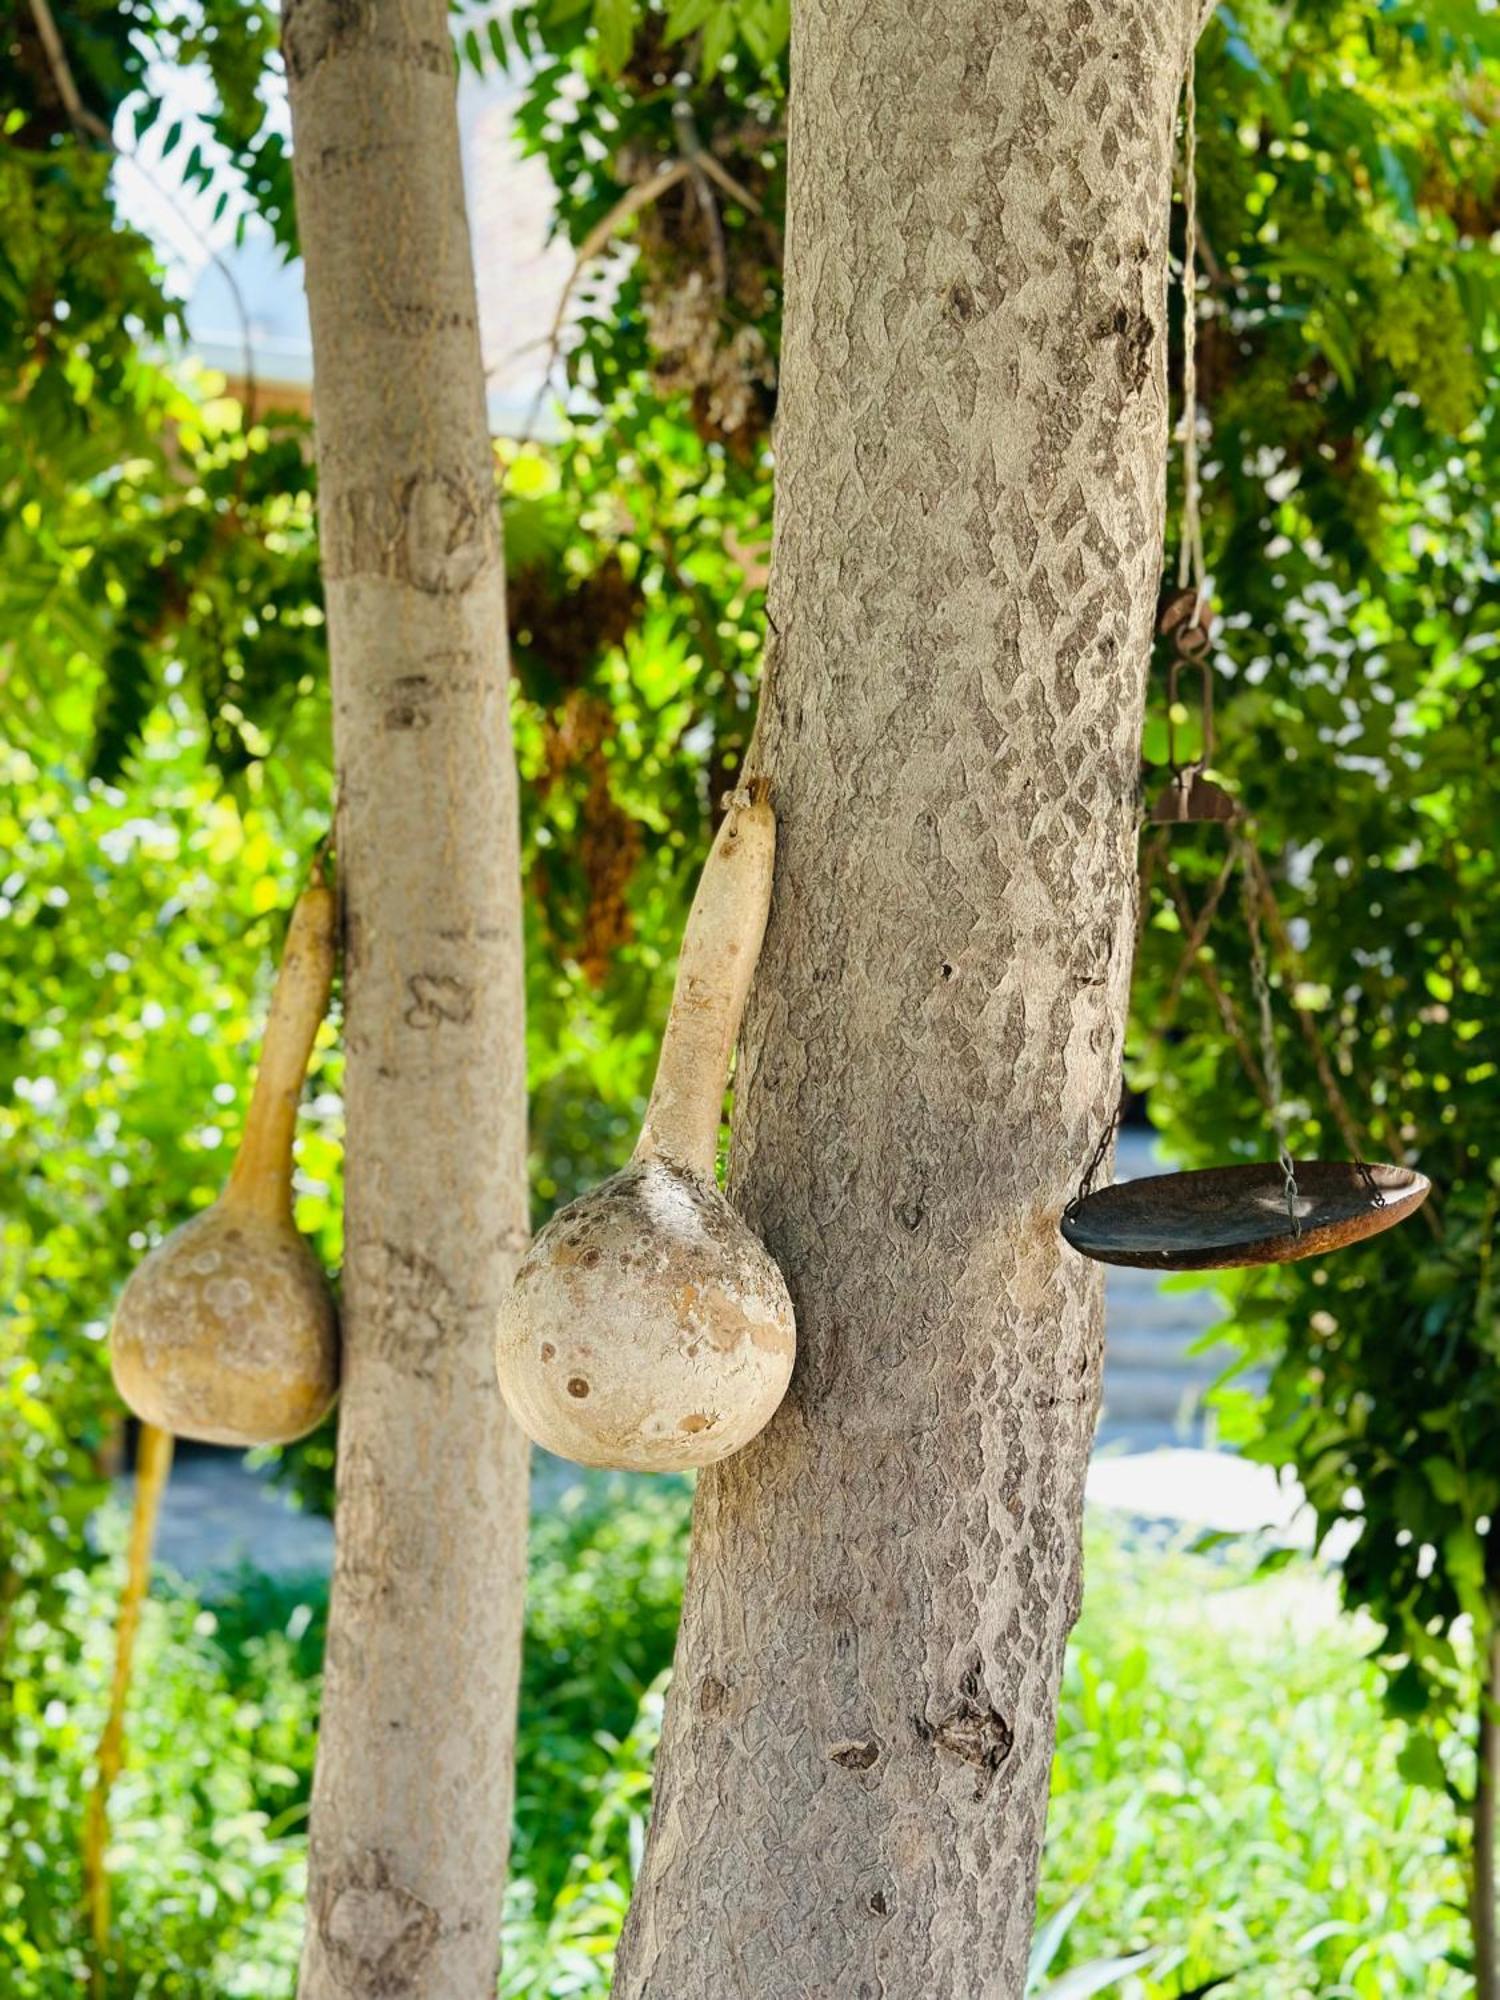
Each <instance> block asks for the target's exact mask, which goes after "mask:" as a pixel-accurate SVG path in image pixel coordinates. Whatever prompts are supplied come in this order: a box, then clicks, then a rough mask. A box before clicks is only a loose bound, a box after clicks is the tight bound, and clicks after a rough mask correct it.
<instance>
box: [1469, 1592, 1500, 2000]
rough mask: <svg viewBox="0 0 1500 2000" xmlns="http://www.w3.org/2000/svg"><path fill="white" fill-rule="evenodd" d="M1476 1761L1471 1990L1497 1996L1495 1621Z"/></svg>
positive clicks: (1485, 1661) (1499, 1739)
mask: <svg viewBox="0 0 1500 2000" xmlns="http://www.w3.org/2000/svg"><path fill="white" fill-rule="evenodd" d="M1475 1747H1476V1751H1477V1755H1478V1763H1477V1770H1476V1777H1475V1782H1474V1856H1473V1865H1474V1882H1473V1912H1472V1920H1473V1926H1474V1993H1475V2000H1500V1940H1497V1936H1496V1916H1497V1912H1496V1907H1495V1892H1496V1856H1495V1834H1496V1824H1495V1823H1496V1794H1497V1790H1500V1622H1497V1623H1496V1624H1494V1625H1492V1627H1491V1630H1490V1633H1489V1637H1488V1638H1487V1639H1486V1640H1485V1641H1484V1650H1483V1652H1482V1653H1481V1655H1480V1670H1479V1738H1478V1742H1477V1744H1476V1746H1475Z"/></svg>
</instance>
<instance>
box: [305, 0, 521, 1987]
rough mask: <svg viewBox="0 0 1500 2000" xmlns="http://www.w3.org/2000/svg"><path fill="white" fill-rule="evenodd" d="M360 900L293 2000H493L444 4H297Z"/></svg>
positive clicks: (479, 786) (464, 243)
mask: <svg viewBox="0 0 1500 2000" xmlns="http://www.w3.org/2000/svg"><path fill="white" fill-rule="evenodd" d="M283 40H284V48H285V54H286V65H287V73H288V79H289V86H290V94H291V109H292V124H293V134H294V139H295V170H296V186H297V209H298V220H299V225H300V229H301V238H302V247H303V252H304V256H305V260H306V269H307V289H308V300H309V305H310V307H311V315H312V332H313V351H314V357H315V363H316V386H315V409H316V418H317V438H318V469H319V483H320V517H321V533H322V552H323V573H324V581H325V587H326V597H327V608H328V631H329V644H330V649H331V655H332V667H333V692H334V734H335V752H336V763H337V769H338V780H339V812H338V838H337V845H338V860H339V872H340V880H341V884H342V887H343V890H344V898H345V1024H346V1045H347V1066H346V1070H345V1096H346V1105H347V1114H348V1146H347V1154H346V1168H345V1196H346V1233H345V1252H344V1277H343V1320H344V1340H345V1349H344V1386H343V1401H342V1409H341V1416H340V1425H339V1469H338V1503H337V1511H336V1517H335V1526H336V1535H337V1550H336V1557H335V1565H334V1585H333V1603H332V1609H331V1614H330V1621H329V1632H328V1654H327V1678H326V1684H325V1692H324V1703H323V1721H322V1731H321V1738H320V1743H319V1750H318V1764H317V1776H316V1781H315V1785H314V1790H313V1806H312V1826H311V1850H310V1881H309V1891H308V1903H309V1908H308V1929H307V1941H306V1946H305V1949H304V1954H303V1961H302V1974H301V1983H300V1987H299V1992H300V1994H301V1996H302V2000H354V1996H358V2000H374V1996H377V1995H378V1996H380V2000H390V1996H401V1995H422V1996H425V1997H426V2000H480V1997H481V1996H484V2000H490V1996H492V1995H493V1993H494V1990H495V1972H496V1963H497V1958H498V1952H499V1919H500V1898H501V1892H502V1888H503V1882H504V1871H505V1861H506V1852H507V1845H508V1834H509V1823H510V1803H511V1765H512V1754H513V1748H514V1716H515V1697H516V1679H517V1668H518V1659H519V1642H520V1627H521V1600H522V1588H523V1577H524V1551H525V1510H526V1448H525V1445H524V1443H523V1441H522V1439H521V1437H520V1434H519V1432H517V1431H516V1430H515V1429H514V1427H513V1426H512V1425H511V1424H510V1422H509V1420H508V1419H507V1418H506V1416H505V1415H504V1412H503V1409H502V1406H501V1403H500V1398H499V1393H498V1390H497V1388H496V1384H495V1375H494V1366H493V1362H492V1360H491V1351H490V1344H491V1340H492V1338H493V1334H494V1323H495V1317H496V1313H497V1310H498V1304H499V1300H500V1296H501V1293H502V1289H503V1287H504V1286H505V1285H507V1284H508V1283H509V1281H510V1278H511V1275H512V1273H513V1270H514V1266H515V1261H516V1259H517V1257H518V1256H519V1254H520V1252H521V1250H522V1248H523V1247H524V1242H525V1227H526V1159H525V1095H524V1093H525V1062H524V1043H523V1035H522V980H521V939H520V910H519V893H520V892H519V867H518V839H517V825H516V787H515V771H514V764H513V759H512V755H511V748H510V734H509V720H508V711H507V697H508V668H507V661H506V628H505V602H504V574H503V568H502V560H501V549H500V534H499V519H498V513H497V508H496V497H495V479H494V462H493V455H492V451H491V446H490V440H489V436H488V429H487V425H486V420H485V407H484V378H483V367H482V363H481V360H480V349H479V335H478V322H477V309H476V304H475V295H474V275H473V268H472V261H471V255H470V248H469V233H468V224H467V219H466V215H465V210H464V197H463V186H462V180H461V175H460V165H459V143H458V125H457V117H456V109H455V102H454V91H455V75H454V64H453V55H452V50H451V46H450V42H449V36H448V28H447V17H446V11H445V8H444V5H443V0H403V4H397V0H360V4H359V5H357V6H350V5H348V4H346V0H289V4H288V6H287V9H286V14H285V22H284V31H283Z"/></svg>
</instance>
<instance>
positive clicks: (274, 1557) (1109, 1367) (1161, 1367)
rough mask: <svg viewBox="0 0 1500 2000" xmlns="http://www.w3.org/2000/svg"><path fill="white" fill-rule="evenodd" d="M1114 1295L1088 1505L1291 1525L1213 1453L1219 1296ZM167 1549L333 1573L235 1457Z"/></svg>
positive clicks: (209, 1567)
mask: <svg viewBox="0 0 1500 2000" xmlns="http://www.w3.org/2000/svg"><path fill="white" fill-rule="evenodd" d="M1154 1168H1155V1163H1154V1161H1153V1159H1152V1155H1151V1148H1150V1142H1149V1138H1147V1137H1146V1136H1145V1135H1143V1134H1139V1133H1133V1132H1128V1133H1126V1134H1124V1135H1123V1137H1122V1139H1121V1143H1120V1151H1119V1162H1118V1173H1119V1175H1120V1177H1121V1178H1122V1179H1124V1178H1133V1177H1134V1176H1136V1175H1138V1174H1141V1173H1150V1172H1152V1171H1153V1170H1154ZM1107 1298H1108V1307H1107V1313H1108V1318H1107V1326H1108V1333H1107V1337H1106V1348H1105V1364H1104V1412H1103V1416H1102V1418H1101V1421H1100V1425H1099V1437H1098V1442H1097V1445H1096V1447H1095V1455H1094V1465H1093V1469H1092V1471H1091V1473H1090V1476H1089V1497H1090V1500H1091V1501H1093V1502H1094V1503H1095V1504H1096V1505H1099V1506H1103V1507H1107V1508H1111V1509H1120V1510H1122V1511H1124V1512H1126V1513H1129V1514H1132V1515H1135V1516H1138V1517H1141V1518H1145V1519H1149V1520H1177V1521H1186V1522H1191V1523H1194V1524H1196V1525H1200V1526H1203V1527H1216V1528H1239V1529H1243V1528H1256V1527H1261V1526H1276V1527H1277V1528H1279V1529H1281V1530H1282V1531H1283V1532H1286V1531H1288V1529H1289V1526H1290V1523H1291V1521H1292V1517H1293V1515H1294V1514H1295V1513H1296V1510H1297V1507H1298V1506H1299V1505H1300V1495H1299V1494H1297V1493H1296V1491H1295V1489H1288V1490H1283V1489H1281V1488H1280V1487H1278V1485H1277V1481H1276V1477H1275V1475H1274V1473H1272V1472H1271V1471H1270V1470H1269V1469H1268V1468H1266V1467H1264V1466H1254V1465H1249V1464H1247V1463H1246V1462H1245V1461H1244V1460H1242V1459H1239V1458H1237V1457H1235V1456H1233V1455H1232V1454H1230V1453H1227V1452H1222V1451H1214V1450H1212V1449H1211V1446H1212V1442H1213V1439H1212V1427H1211V1424H1210V1423H1209V1422H1208V1420H1207V1419H1206V1418H1205V1415H1204V1412H1203V1409H1202V1407H1201V1405H1202V1397H1203V1394H1204V1392H1205V1390H1206V1389H1207V1388H1208V1387H1209V1385H1210V1384H1211V1383H1212V1382H1213V1381H1214V1379H1215V1377H1216V1376H1217V1375H1218V1374H1219V1373H1220V1371H1221V1369H1222V1368H1223V1366H1224V1363H1225V1361H1226V1359H1227V1358H1228V1357H1227V1354H1226V1353H1225V1351H1224V1350H1222V1349H1219V1350H1216V1351H1215V1352H1212V1353H1210V1354H1206V1355H1195V1354H1193V1353H1191V1352H1190V1351H1189V1350H1190V1349H1191V1348H1192V1347H1193V1346H1194V1344H1195V1343H1196V1342H1197V1341H1198V1340H1199V1339H1200V1338H1201V1337H1202V1335H1203V1334H1204V1332H1205V1331H1206V1330H1207V1328H1208V1327H1209V1326H1211V1325H1212V1323H1213V1321H1214V1319H1215V1318H1217V1317H1218V1308H1217V1305H1216V1302H1215V1299H1214V1297H1213V1295H1212V1293H1210V1292H1207V1291H1194V1292H1164V1291H1163V1290H1162V1289H1161V1282H1160V1280H1159V1279H1157V1278H1155V1277H1153V1276H1152V1274H1151V1273H1150V1272H1148V1271H1125V1270H1119V1271H1116V1270H1111V1271H1110V1272H1109V1274H1108V1291H1107ZM1206 1447H1210V1448H1206ZM533 1481H534V1487H535V1489H536V1491H537V1497H538V1499H539V1500H540V1501H543V1502H547V1501H551V1500H553V1499H555V1498H556V1496H557V1493H558V1492H559V1491H560V1490H562V1488H563V1487H565V1486H566V1485H567V1484H569V1483H571V1471H570V1469H569V1468H566V1467H564V1466H563V1465H562V1464H560V1463H559V1461H557V1460H555V1459H548V1458H547V1457H546V1456H545V1455H544V1454H538V1457H537V1462H536V1470H535V1473H534V1475H533ZM1291 1532H1293V1533H1295V1532H1296V1531H1295V1530H1291ZM158 1547H159V1552H160V1554H161V1557H162V1559H163V1560H164V1561H165V1562H167V1563H169V1564H170V1565H171V1566H172V1567H173V1568H174V1569H177V1570H180V1571H181V1572H182V1573H183V1574H185V1575H189V1576H199V1575H204V1574H206V1573H209V1572H211V1571H214V1570H223V1569H233V1568H236V1567H238V1566H239V1565H240V1564H241V1563H246V1562H248V1563H252V1564H254V1565H255V1566H256V1567H257V1568H260V1569H265V1570H271V1571H278V1572H283V1573H287V1572H295V1571H299V1570H313V1569H326V1568H327V1566H328V1563H329V1560H330V1556H331V1552H332V1531H331V1529H330V1527H329V1524H328V1523H327V1522H326V1521H323V1520H319V1519H316V1518H314V1517H312V1516H310V1515H306V1514H298V1513H296V1512H295V1511H294V1510H293V1509H292V1508H291V1507H289V1506H288V1505H287V1503H286V1501H285V1499H284V1498H283V1496H282V1495H281V1493H280V1492H279V1491H278V1490H277V1489H276V1488H275V1487H274V1486H272V1485H271V1484H269V1483H268V1481H267V1480H266V1479H265V1478H264V1477H257V1476H256V1475H254V1474H252V1473H249V1472H247V1471H246V1470H245V1468H244V1464H243V1461H242V1460H241V1459H240V1458H239V1457H238V1456H237V1455H235V1454H233V1453H229V1452H212V1453H198V1452H190V1453H185V1454H183V1455H181V1456H180V1457H179V1459H178V1462H177V1464H176V1466H175V1467H174V1468H173V1472H172V1481H171V1485H170V1486H169V1488H168V1490H167V1499H166V1502H165V1506H164V1509H163V1515H162V1523H161V1531H160V1537H159V1543H158Z"/></svg>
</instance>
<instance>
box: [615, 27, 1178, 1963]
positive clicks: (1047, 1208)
mask: <svg viewBox="0 0 1500 2000" xmlns="http://www.w3.org/2000/svg"><path fill="white" fill-rule="evenodd" d="M1195 32H1196V19H1195V8H1194V7H1193V6H1191V5H1189V4H1188V0H1109V4H1105V0H1001V4H1000V5H999V6H998V7H997V6H996V5H995V4H993V0H925V4H922V5H919V6H913V5H912V4H911V0H864V4H862V5H860V6H854V5H852V4H849V0H798V7H797V9H795V10H794V38H795V39H794V55H793V77H794V83H793V100H792V122H791V136H790V201H789V222H788V244H787V322H786V337H785V344H784V348H783V358H782V385H783V387H782V395H783V402H782V410H781V416H780V421H779V429H778V433H777V476H778V494H777V532H776V543H775V551H774V556H773V562H772V577H771V587H770V599H771V622H772V629H773V633H774V634H775V635H776V636H775V639H774V642H773V655H772V659H771V662H770V664H769V666H768V685H767V690H766V696H765V713H764V717H763V725H762V727H763V735H762V742H761V757H762V767H763V768H764V770H765V772H766V773H767V775H768V776H769V778H770V781H771V785H772V796H773V801H774V804H775V806H776V810H777V814H778V820H779V824H780V830H781V843H780V849H779V853H778V862H777V877H776V895H775V903H774V907H773V913H772V918H771V926H770V930H769V932H768V935H767V941H766V949H765V954H764V957H763V959H762V962H761V969H760V972H759V975H758V978H757V983H756V988H755V992H754V995H753V997H752V1000H751V1011H750V1018H749V1023H748V1026H747V1031H746V1036H745V1042H744V1051H743V1055H742V1067H741V1076H740V1085H739V1090H738V1103H737V1112H736V1128H735V1158H734V1168H733V1175H732V1187H733V1190H734V1193H735V1196H736V1199H737V1200H738V1202H739V1203H740V1205H741V1207H742V1209H743V1212H744V1213H745V1215H746V1217H747V1218H748V1219H749V1221H750V1222H751V1224H752V1225H753V1226H755V1227H756V1228H758V1229H759V1230H760V1231H761V1232H762V1233H763V1234H764V1237H765V1239H766V1241H767V1243H768V1245H769V1246H770V1248H771V1250H772V1252H773V1254H774V1255H775V1256H776V1257H777V1259H778V1260H779V1262H780V1263H781V1266H782V1268H783V1270H784V1271H785V1272H786V1274H787V1277H788V1279H789V1281H790V1284H791V1288H792V1291H793V1295H794V1298H795V1300H796V1305H797V1314H798V1326H799V1343H800V1351H799V1359H798V1366H797V1373H796V1376H795V1379H794V1382H793V1386H792V1391H791V1394H790V1396H789V1398H788V1400H787V1402H786V1403H785V1404H784V1405H783V1407H782V1410H781V1411H780V1412H779V1413H778V1415H777V1417H776V1419H775V1420H774V1421H773V1423H772V1425H771V1426H770V1428H769V1430H768V1431H767V1432H766V1433H765V1434H764V1435H763V1437H762V1438H761V1439H760V1440H759V1441H758V1442H757V1443H756V1444H754V1445H752V1446H751V1447H750V1448H749V1449H748V1450H746V1451H745V1452H744V1453H743V1454H741V1455H740V1456H738V1457H736V1458H734V1459H731V1460H729V1461H728V1462H726V1463H725V1464H724V1465H723V1466H721V1467H716V1468H714V1469H713V1470H712V1471H709V1472H707V1473H705V1474H704V1475H703V1476H702V1478H701V1481H700V1485H699V1489H698V1499H697V1506H696V1513H695V1521H694V1539H693V1553H692V1561H691V1565H690V1571H689V1579H688V1587H687V1598H686V1604H685V1609H684V1613H683V1624H682V1633H681V1638H680V1641H679V1646H678V1653H677V1667H676V1674H675V1677H674V1681H673V1685H672V1691H671V1695H670V1697H669V1701H668V1710H667V1719H666V1728H665V1734H664V1738H663V1742H662V1746H661V1753H660V1757H659V1760H658V1763H657V1777H656V1800H655V1808H654V1813H653V1819H652V1826H651V1833H650V1838H649V1841H648V1845H647V1850H646V1856H645V1861H644V1866H643V1870H642V1874H641V1878H640V1881H639V1883H638V1885H637V1890H636V1895H635V1900H634V1905H633V1908H632V1911H631V1915H630V1918H629V1922H628V1925H627V1928H626V1933H625V1936H624V1938H623V1940H622V1944H621V1949H620V1953H619V1957H618V1964H617V1973H616V1980H615V1989H614V1990H615V1994H616V1996H617V2000H638V1996H649V2000H702V1996H703V1995H706V1994H712V1995H713V1996H714V2000H800V1996H802V1995H804V1994H813V1993H817V1994H824V1993H826V1994H834V1993H837V1994H840V1995H847V1996H850V2000H864V1996H868V2000H875V1996H877V1995H878V1996H880V2000H980V1996H982V2000H1018V1996H1019V1995H1020V1994H1021V1992H1022V1988H1023V1982H1024V1976H1025V1967H1026V1960H1027V1952H1028V1944H1029V1939H1030V1933H1031V1929H1032V1922H1033V1906H1034V1899H1035V1887H1036V1873H1037V1862H1038V1856H1039V1853H1040V1848H1041V1840H1042V1829H1043V1822H1044V1818H1045V1811H1046V1799H1047V1786H1048V1772H1049V1766H1050V1761H1051V1755H1052V1748H1053V1737H1054V1728H1055V1715H1056V1701H1057V1688H1058V1681H1059V1676H1060V1673H1061V1668H1062V1659H1063V1650H1064V1645H1065V1642H1066V1638H1067V1634H1068V1632H1069V1630H1070V1628H1071V1626H1072V1624H1073V1621H1074V1619H1075V1617H1076V1614H1077V1610H1078V1605H1079V1598H1080V1592H1081V1558H1080V1531H1081V1515H1082V1495H1083V1481H1084V1473H1085V1469H1086V1465H1087V1460H1088V1454H1089V1447H1090V1443H1091V1439H1092V1434H1093V1428H1094V1422H1095V1416H1096V1411H1097V1402H1098V1388H1099V1370H1100V1361H1101V1352H1102V1341H1103V1288H1102V1283H1101V1280H1100V1275H1099V1273H1098V1271H1097V1270H1096V1269H1095V1268H1094V1267H1092V1266H1090V1265H1088V1264H1086V1263H1084V1262H1083V1261H1081V1260H1080V1259H1079V1258H1077V1257H1076V1256H1074V1255H1073V1254H1072V1253H1071V1252H1070V1251H1068V1250H1067V1249H1066V1248H1065V1247H1064V1246H1063V1244H1062V1243H1061V1241H1060V1238H1059V1236H1058V1228H1057V1225H1058V1219H1059V1214H1060V1211H1061V1209H1062V1208H1063V1205H1064V1203H1065V1202H1066V1200H1067V1199H1068V1197H1069V1195H1070V1193H1071V1192H1072V1191H1073V1188H1074V1186H1075V1184H1076V1182H1077V1180H1078V1177H1079V1173H1080V1170H1081V1168H1082V1167H1083V1165H1084V1163H1085V1161H1086V1160H1087V1159H1088V1157H1089V1154H1090V1152H1091V1150H1092V1148H1093V1146H1094V1144H1095V1142H1096V1141H1097V1139H1098V1137H1099V1134H1100V1131H1101V1128H1102V1127H1103V1126H1104V1124H1105V1122H1106V1121H1107V1120H1108V1119H1109V1118H1110V1116H1111V1114H1112V1111H1113V1109H1114V1106H1115V1104H1116V1101H1117V1099H1118V1095H1119V1087H1120V1077H1119V1066H1120V1056H1121V1042H1122V1037H1123V1028H1124V1020H1125V1008H1126V998H1127V986H1128V980H1129V961H1130V944H1131V937H1132V918H1133V902H1134V880H1135V839H1136V815H1137V801H1136V792H1137V770H1138V756H1139V741H1140V728H1141V718H1142V704H1143V695H1144V687H1145V677H1146V668H1147V660H1148V655H1149V650H1150V643H1151V628H1152V620H1153V612H1154V605H1155V596H1156V590H1157V584H1158V580H1159V571H1160V561H1161V531H1162V511H1163V489H1164V470H1165V458H1166V450H1165V447H1166V389H1165V354H1164V350H1165V323H1166V311H1165V303H1166V298H1165V295H1166V270H1167V223H1168V215H1169V209H1170V184H1171V162H1172V150H1173V126H1174V106H1175V104H1176V101H1177V95H1178V86H1179V82H1180V79H1181V77H1182V74H1183V70H1184V66H1185V63H1186V59H1187V54H1188V49H1189V44H1190V40H1191V38H1192V36H1193V34H1194V33H1195Z"/></svg>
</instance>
